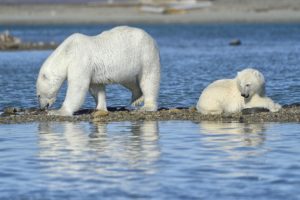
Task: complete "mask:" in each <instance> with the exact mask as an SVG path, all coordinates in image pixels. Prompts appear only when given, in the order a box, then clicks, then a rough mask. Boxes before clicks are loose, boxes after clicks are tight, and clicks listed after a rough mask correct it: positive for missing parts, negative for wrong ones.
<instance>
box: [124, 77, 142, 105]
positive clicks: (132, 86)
mask: <svg viewBox="0 0 300 200" xmlns="http://www.w3.org/2000/svg"><path fill="white" fill-rule="evenodd" d="M122 85H124V87H126V88H127V89H129V90H130V91H131V93H132V96H131V105H132V106H138V105H140V104H142V103H143V101H144V98H143V93H142V90H141V88H140V86H139V84H138V81H134V82H130V83H122Z"/></svg>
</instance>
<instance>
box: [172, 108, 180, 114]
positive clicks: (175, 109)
mask: <svg viewBox="0 0 300 200" xmlns="http://www.w3.org/2000/svg"><path fill="white" fill-rule="evenodd" d="M179 112H180V109H178V108H172V109H170V110H169V113H179Z"/></svg>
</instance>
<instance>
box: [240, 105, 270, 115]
mask: <svg viewBox="0 0 300 200" xmlns="http://www.w3.org/2000/svg"><path fill="white" fill-rule="evenodd" d="M261 112H270V110H269V109H267V108H261V107H255V108H245V109H243V110H242V114H243V115H249V114H255V113H261Z"/></svg>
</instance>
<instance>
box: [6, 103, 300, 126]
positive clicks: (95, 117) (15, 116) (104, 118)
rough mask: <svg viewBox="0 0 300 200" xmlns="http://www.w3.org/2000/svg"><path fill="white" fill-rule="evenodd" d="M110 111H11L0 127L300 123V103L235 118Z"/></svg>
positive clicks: (179, 111) (180, 111) (182, 111)
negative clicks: (183, 122) (171, 122)
mask: <svg viewBox="0 0 300 200" xmlns="http://www.w3.org/2000/svg"><path fill="white" fill-rule="evenodd" d="M108 110H109V112H107V113H106V112H102V113H97V112H95V111H94V110H92V109H85V110H80V111H78V112H77V113H76V114H75V115H74V116H73V117H62V116H50V115H47V113H46V111H40V110H38V109H17V108H7V109H5V111H4V112H3V113H2V114H1V116H0V124H18V123H30V122H46V121H56V122H64V121H68V122H80V121H87V122H116V121H156V120H159V121H167V120H190V121H195V122H201V121H216V122H245V123H258V122H259V123H261V122H300V103H295V104H291V105H286V106H283V108H282V109H281V110H280V111H279V112H276V113H272V112H268V111H267V110H266V109H257V108H254V109H246V110H243V111H242V112H240V113H235V114H231V115H202V114H200V113H198V112H197V111H196V109H195V108H194V107H192V108H172V109H168V108H161V109H159V111H157V112H139V111H130V110H127V109H126V108H124V107H118V108H109V109H108Z"/></svg>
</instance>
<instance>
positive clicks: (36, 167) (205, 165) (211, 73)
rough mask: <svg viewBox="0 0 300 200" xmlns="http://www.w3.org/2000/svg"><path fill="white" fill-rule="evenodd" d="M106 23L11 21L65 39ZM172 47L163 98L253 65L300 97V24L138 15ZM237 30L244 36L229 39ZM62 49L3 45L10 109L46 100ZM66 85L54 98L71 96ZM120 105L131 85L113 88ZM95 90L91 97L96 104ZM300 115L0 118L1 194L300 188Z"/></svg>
mask: <svg viewBox="0 0 300 200" xmlns="http://www.w3.org/2000/svg"><path fill="white" fill-rule="evenodd" d="M111 27H112V26H110V25H105V26H32V27H29V26H10V27H3V26H0V31H1V30H5V29H9V30H10V31H11V32H12V33H13V34H14V35H16V36H18V37H21V38H22V39H23V40H25V41H40V40H43V41H56V42H61V41H62V40H63V39H64V38H66V37H67V36H68V35H70V34H71V33H74V32H81V33H86V34H88V35H95V34H97V33H99V32H101V31H102V30H105V29H108V28H111ZM139 27H142V28H144V29H145V30H146V31H148V32H149V33H150V34H151V35H152V36H153V37H154V38H155V39H156V40H157V41H158V44H159V46H160V50H161V57H162V81H161V92H160V99H159V105H160V106H164V107H176V106H185V107H186V106H193V105H195V104H196V102H197V100H198V97H199V95H200V92H201V91H202V89H203V88H204V87H205V86H206V85H207V84H209V83H210V82H211V81H213V80H216V79H220V78H225V77H227V78H232V77H234V76H235V74H236V71H238V70H241V69H243V68H245V67H248V66H252V67H255V68H257V69H259V70H260V71H262V72H263V73H264V75H265V78H266V80H267V86H266V88H267V94H268V96H270V97H271V98H273V99H274V100H275V101H277V102H279V103H281V104H290V103H295V102H300V81H299V77H300V70H299V69H300V68H299V67H300V65H299V63H300V56H299V53H300V24H287V25H168V26H165V25H149V26H144V25H139ZM233 38H239V39H241V40H242V45H241V46H238V47H232V46H229V45H228V43H229V42H230V40H232V39H233ZM50 53H51V51H22V52H0V112H1V111H2V110H3V109H4V108H5V107H7V106H19V107H37V102H36V97H35V80H36V77H37V73H38V71H39V68H40V66H41V64H42V63H43V61H44V60H45V59H46V58H47V57H48V56H49V54H50ZM64 92H65V86H64V87H63V88H62V90H61V91H60V93H59V97H58V101H57V102H56V104H55V105H54V107H59V106H60V105H61V103H62V101H63V99H64ZM107 93H108V97H107V102H108V105H109V106H126V105H128V104H129V102H130V97H131V95H130V93H129V92H128V91H127V90H126V89H124V88H122V87H120V86H116V85H114V86H109V87H108V89H107ZM94 106H95V105H94V102H93V101H92V98H91V97H90V96H87V99H86V102H85V104H84V105H83V107H85V108H92V107H94ZM299 142H300V124H299V123H278V124H276V123H265V124H242V123H228V124H224V123H208V122H202V123H194V122H190V121H168V122H164V121H163V122H162V121H159V122H155V121H152V122H147V121H145V122H116V123H109V124H92V123H52V122H51V123H33V124H19V125H0V177H1V178H0V199H25V200H27V199H30V200H31V199H34V200H35V199H46V200H47V199H103V198H106V199H249V200H250V199H283V198H285V199H300V193H299V188H300V158H299V153H300V147H299Z"/></svg>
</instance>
